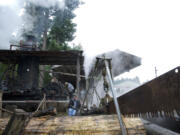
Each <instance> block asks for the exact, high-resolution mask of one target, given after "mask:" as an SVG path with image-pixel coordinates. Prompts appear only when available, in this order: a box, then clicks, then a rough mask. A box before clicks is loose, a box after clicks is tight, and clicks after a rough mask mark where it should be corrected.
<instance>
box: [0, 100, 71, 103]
mask: <svg viewBox="0 0 180 135" xmlns="http://www.w3.org/2000/svg"><path fill="white" fill-rule="evenodd" d="M40 102H41V100H22V101H13V100H7V101H0V103H40ZM68 102H69V100H60V101H59V100H57V101H56V100H46V103H68Z"/></svg>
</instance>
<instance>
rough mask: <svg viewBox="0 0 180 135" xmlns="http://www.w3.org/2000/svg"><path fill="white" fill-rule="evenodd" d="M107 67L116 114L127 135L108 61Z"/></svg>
mask: <svg viewBox="0 0 180 135" xmlns="http://www.w3.org/2000/svg"><path fill="white" fill-rule="evenodd" d="M105 66H106V71H107V76H108V80H109V83H110V89H111V92H112V95H113V98H114V104H115V107H116V112H117V115H118V119H119V124H120V128H121V130H122V135H127V131H126V128H125V125H124V124H123V120H122V117H121V111H120V108H119V104H118V102H117V97H116V95H115V93H114V92H115V90H114V85H113V81H112V76H111V74H110V70H109V66H108V61H107V60H105Z"/></svg>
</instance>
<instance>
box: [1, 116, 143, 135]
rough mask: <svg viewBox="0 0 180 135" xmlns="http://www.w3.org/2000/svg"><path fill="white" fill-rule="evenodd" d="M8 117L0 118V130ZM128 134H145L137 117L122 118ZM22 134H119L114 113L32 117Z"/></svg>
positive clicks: (3, 127)
mask: <svg viewBox="0 0 180 135" xmlns="http://www.w3.org/2000/svg"><path fill="white" fill-rule="evenodd" d="M7 121H8V119H7V118H6V119H0V131H1V132H2V131H3V130H4V129H5V126H6V124H7ZM124 122H125V125H126V128H127V131H128V133H129V134H128V135H137V134H138V135H146V132H145V130H144V126H143V123H142V122H141V120H140V119H139V118H124ZM24 135H121V131H120V126H119V122H118V117H117V116H116V115H100V116H75V117H69V116H61V117H57V116H56V117H55V116H46V117H39V118H32V119H31V120H30V122H29V124H28V126H27V127H26V128H25V131H24Z"/></svg>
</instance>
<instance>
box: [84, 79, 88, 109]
mask: <svg viewBox="0 0 180 135" xmlns="http://www.w3.org/2000/svg"><path fill="white" fill-rule="evenodd" d="M88 87H89V79H88V78H86V91H87V90H88ZM86 91H85V92H86ZM85 100H86V101H85V102H86V106H87V107H88V98H86V99H85Z"/></svg>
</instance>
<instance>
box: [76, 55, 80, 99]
mask: <svg viewBox="0 0 180 135" xmlns="http://www.w3.org/2000/svg"><path fill="white" fill-rule="evenodd" d="M79 82H80V58H79V55H78V57H77V63H76V90H77V94H78V97H79V95H80V89H79Z"/></svg>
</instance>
